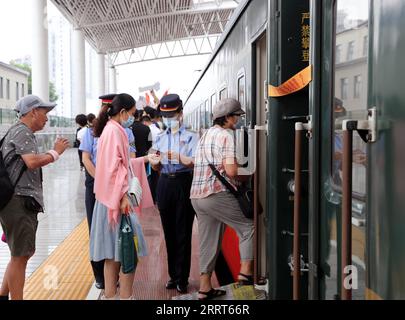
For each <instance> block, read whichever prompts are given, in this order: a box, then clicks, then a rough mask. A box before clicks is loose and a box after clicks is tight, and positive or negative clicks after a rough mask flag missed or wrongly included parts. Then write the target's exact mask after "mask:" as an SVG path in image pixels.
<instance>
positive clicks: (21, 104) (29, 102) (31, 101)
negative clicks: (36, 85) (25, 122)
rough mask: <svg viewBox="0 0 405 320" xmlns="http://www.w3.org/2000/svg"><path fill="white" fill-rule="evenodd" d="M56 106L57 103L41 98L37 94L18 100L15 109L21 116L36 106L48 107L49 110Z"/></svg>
mask: <svg viewBox="0 0 405 320" xmlns="http://www.w3.org/2000/svg"><path fill="white" fill-rule="evenodd" d="M55 107H56V103H49V102H44V101H43V100H42V99H41V98H39V97H37V96H34V95H28V96H25V97H24V98H21V99H20V100H18V101H17V105H16V107H15V109H14V110H15V111H17V112H18V113H19V115H20V116H23V115H25V114H27V113H28V112H30V111H31V110H33V109H36V108H46V109H49V111H51V110H52V109H53V108H55Z"/></svg>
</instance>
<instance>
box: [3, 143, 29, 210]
mask: <svg viewBox="0 0 405 320" xmlns="http://www.w3.org/2000/svg"><path fill="white" fill-rule="evenodd" d="M5 138H6V137H5V136H4V138H3V139H2V140H1V142H0V190H1V193H0V210H3V209H4V208H5V207H6V206H7V204H8V203H9V202H10V200H11V198H12V197H13V195H14V189H15V186H16V185H17V184H18V182H19V181H20V179H21V177H22V175H23V173H24V171H25V170H26V169H27V166H26V165H24V167H23V168H22V169H21V172H20V175H19V176H18V179H17V182H16V183H15V185H13V184H12V183H11V180H10V177H9V175H8V172H7V167H6V164H5V163H4V159H3V154H2V152H1V147H2V146H3V142H4V139H5ZM18 157H19V156H18V155H16V156H15V157H14V158H13V159H12V161H15V160H17V159H18Z"/></svg>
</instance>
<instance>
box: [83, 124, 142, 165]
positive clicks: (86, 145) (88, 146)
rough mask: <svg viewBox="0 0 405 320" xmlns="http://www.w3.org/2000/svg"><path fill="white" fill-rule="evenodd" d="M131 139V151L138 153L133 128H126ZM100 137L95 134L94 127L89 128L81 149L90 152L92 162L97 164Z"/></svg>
mask: <svg viewBox="0 0 405 320" xmlns="http://www.w3.org/2000/svg"><path fill="white" fill-rule="evenodd" d="M125 132H126V133H127V135H128V140H129V151H130V152H134V153H136V149H135V137H134V134H133V132H132V130H131V129H128V128H127V129H125ZM97 142H98V138H96V137H94V136H93V128H88V129H87V130H86V132H85V133H84V136H83V139H82V142H81V143H80V147H79V150H81V151H84V152H87V153H90V158H91V162H93V164H94V166H96V158H97Z"/></svg>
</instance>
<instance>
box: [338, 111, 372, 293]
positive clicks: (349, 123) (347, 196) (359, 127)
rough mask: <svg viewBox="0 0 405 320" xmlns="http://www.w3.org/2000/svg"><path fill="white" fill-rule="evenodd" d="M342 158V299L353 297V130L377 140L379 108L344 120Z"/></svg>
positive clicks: (367, 138)
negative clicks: (364, 117) (348, 279)
mask: <svg viewBox="0 0 405 320" xmlns="http://www.w3.org/2000/svg"><path fill="white" fill-rule="evenodd" d="M342 130H343V160H342V190H343V191H342V226H341V227H342V249H341V267H340V273H341V295H342V300H351V299H352V288H351V286H348V285H347V284H348V283H347V282H346V274H347V271H348V268H350V267H351V266H352V201H353V199H352V196H353V194H352V188H353V187H352V186H353V181H352V180H353V177H352V174H353V131H357V132H358V133H359V135H360V136H361V138H362V139H363V140H364V142H365V143H372V142H376V141H377V110H376V108H372V109H370V110H369V111H368V119H367V120H353V119H348V120H344V121H343V123H342Z"/></svg>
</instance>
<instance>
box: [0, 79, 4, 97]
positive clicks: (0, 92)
mask: <svg viewBox="0 0 405 320" xmlns="http://www.w3.org/2000/svg"><path fill="white" fill-rule="evenodd" d="M0 99H4V91H3V77H0Z"/></svg>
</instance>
